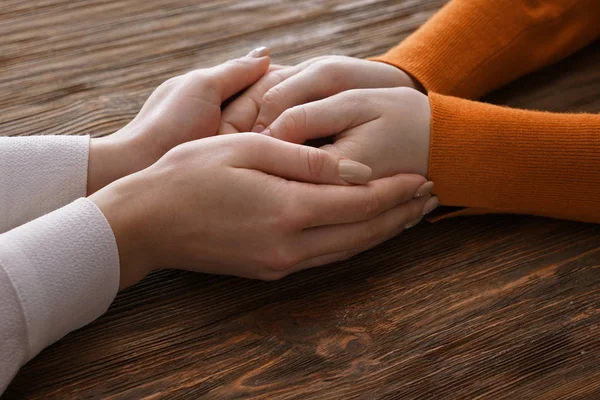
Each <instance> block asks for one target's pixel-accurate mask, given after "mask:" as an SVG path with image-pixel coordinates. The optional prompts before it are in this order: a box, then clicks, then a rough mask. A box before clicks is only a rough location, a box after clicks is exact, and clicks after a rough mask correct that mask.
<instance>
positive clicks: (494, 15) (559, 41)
mask: <svg viewBox="0 0 600 400" xmlns="http://www.w3.org/2000/svg"><path fill="white" fill-rule="evenodd" d="M598 37H600V0H453V1H451V2H450V3H448V4H447V5H446V6H445V7H444V8H443V9H442V10H441V11H440V12H439V13H438V14H436V15H435V16H434V17H433V18H432V19H431V20H430V21H428V22H427V23H426V24H425V25H423V26H422V27H421V28H420V29H419V30H417V31H416V32H415V33H414V34H413V35H411V36H410V37H408V38H407V39H406V40H405V41H403V42H402V43H400V44H399V45H398V46H397V47H395V48H393V49H391V50H390V51H389V52H388V53H387V54H385V55H383V56H381V57H377V58H375V59H376V60H378V61H383V62H386V63H389V64H392V65H395V66H397V67H398V68H401V69H403V70H404V71H406V72H408V73H409V74H411V75H412V76H413V77H415V78H416V79H417V80H418V81H419V82H420V83H421V84H422V85H423V86H424V87H425V89H426V90H427V91H428V93H429V98H430V102H431V110H432V116H431V143H430V157H429V178H430V179H431V180H432V181H433V182H434V183H435V185H436V189H435V194H437V195H438V196H439V198H440V201H441V203H442V205H450V206H464V207H469V209H467V210H464V211H461V212H458V213H453V214H452V215H468V214H479V213H485V212H510V213H521V214H534V215H542V216H549V217H555V218H565V219H574V220H580V221H588V222H597V223H598V222H600V115H594V114H556V113H548V112H536V111H523V110H515V109H510V108H507V107H499V106H493V105H489V104H485V103H478V102H475V101H471V100H466V99H476V98H478V97H480V96H482V95H483V94H485V93H487V92H489V91H491V90H493V89H496V88H498V87H500V86H502V85H504V84H506V83H508V82H510V81H512V80H513V79H515V78H517V77H519V76H521V75H524V74H526V73H529V72H532V71H534V70H536V69H538V68H541V67H543V66H545V65H547V64H550V63H553V62H556V61H558V60H560V59H562V58H564V57H566V56H568V55H569V54H571V53H573V52H575V51H577V50H579V49H580V48H582V47H584V46H585V45H587V44H589V43H590V42H592V41H593V40H594V39H596V38H598ZM599 95H600V93H599ZM450 96H455V97H450Z"/></svg>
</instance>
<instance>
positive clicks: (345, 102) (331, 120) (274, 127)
mask: <svg viewBox="0 0 600 400" xmlns="http://www.w3.org/2000/svg"><path fill="white" fill-rule="evenodd" d="M371 93H372V92H371V91H370V90H368V89H362V90H350V91H346V92H344V93H340V94H337V95H335V96H332V97H329V98H327V99H324V100H319V101H315V102H312V103H308V104H304V105H300V106H296V107H293V108H290V109H288V110H286V111H285V112H284V113H283V114H281V116H279V118H277V119H276V120H275V122H273V123H272V124H271V126H270V127H269V128H268V129H266V130H265V131H264V132H263V133H264V134H266V135H269V136H272V137H274V138H277V139H281V140H285V141H287V142H292V143H304V142H305V141H307V140H309V139H317V138H321V137H326V136H331V135H335V134H338V133H340V132H344V131H346V130H348V129H351V128H353V127H355V126H358V125H362V124H364V123H366V122H369V121H372V120H374V119H376V118H378V117H379V116H380V115H381V113H380V111H379V110H377V108H376V107H372V106H371V105H370V103H369V102H365V101H364V100H365V99H368V98H369V96H370V95H371Z"/></svg>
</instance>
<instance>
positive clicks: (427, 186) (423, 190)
mask: <svg viewBox="0 0 600 400" xmlns="http://www.w3.org/2000/svg"><path fill="white" fill-rule="evenodd" d="M432 191H433V182H431V181H429V182H425V183H424V184H423V185H422V186H421V187H420V188H419V190H417V193H415V199H418V198H419V197H423V196H428V195H430V194H431V192H432Z"/></svg>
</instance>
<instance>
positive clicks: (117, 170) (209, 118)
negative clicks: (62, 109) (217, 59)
mask: <svg viewBox="0 0 600 400" xmlns="http://www.w3.org/2000/svg"><path fill="white" fill-rule="evenodd" d="M267 55H268V50H267V49H265V48H259V49H257V50H256V51H254V52H251V53H250V54H249V55H248V56H246V57H242V58H239V59H237V60H233V61H228V62H226V63H224V64H221V65H219V66H216V67H213V68H205V69H198V70H194V71H191V72H188V73H186V74H184V75H181V76H177V77H174V78H171V79H169V80H167V81H166V82H164V83H163V84H162V85H160V86H159V87H158V88H157V89H156V90H155V91H154V92H153V93H152V95H151V96H150V97H149V98H148V100H147V101H146V103H145V104H144V106H143V107H142V109H141V111H140V112H139V114H138V115H137V116H136V117H135V118H134V119H133V120H132V121H131V122H130V123H129V124H127V126H125V127H124V128H122V129H121V130H119V131H118V132H116V133H114V134H113V135H110V136H108V137H104V138H99V139H92V140H91V144H90V160H89V171H88V194H91V193H93V192H95V191H97V190H98V189H100V188H102V187H103V186H105V185H107V184H109V183H110V182H112V181H114V180H116V179H119V178H121V177H123V176H126V175H129V174H131V173H134V172H136V171H139V170H142V169H144V168H146V167H148V166H149V165H151V164H153V163H154V162H155V161H156V160H158V159H159V158H160V157H162V156H163V155H164V154H165V153H166V152H167V151H168V150H170V149H172V148H173V147H175V146H177V145H179V144H181V143H184V142H187V141H190V140H195V139H200V138H204V137H208V136H213V135H215V134H216V133H217V129H218V127H219V121H220V119H221V104H222V103H223V102H224V101H225V100H226V99H228V98H229V97H231V96H233V95H234V94H236V93H238V92H239V91H241V90H243V89H244V88H246V87H248V86H250V85H251V84H253V83H254V82H256V81H257V80H258V79H259V78H260V77H261V76H262V75H263V74H264V73H265V72H266V71H267V68H268V67H269V57H267Z"/></svg>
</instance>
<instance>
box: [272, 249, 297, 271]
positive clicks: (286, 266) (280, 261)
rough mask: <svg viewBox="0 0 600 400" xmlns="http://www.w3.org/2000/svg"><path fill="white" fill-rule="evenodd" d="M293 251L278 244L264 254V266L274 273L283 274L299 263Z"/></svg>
mask: <svg viewBox="0 0 600 400" xmlns="http://www.w3.org/2000/svg"><path fill="white" fill-rule="evenodd" d="M294 253H295V251H294V250H293V249H292V248H291V247H290V246H289V245H283V244H279V245H276V246H274V247H273V248H271V249H270V250H269V251H268V252H266V254H265V259H264V264H265V266H266V267H267V268H268V269H270V270H272V271H275V272H280V273H285V272H286V271H289V270H290V269H292V267H293V266H294V265H296V264H297V263H298V262H299V259H298V257H297V256H296V255H295V254H294Z"/></svg>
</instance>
